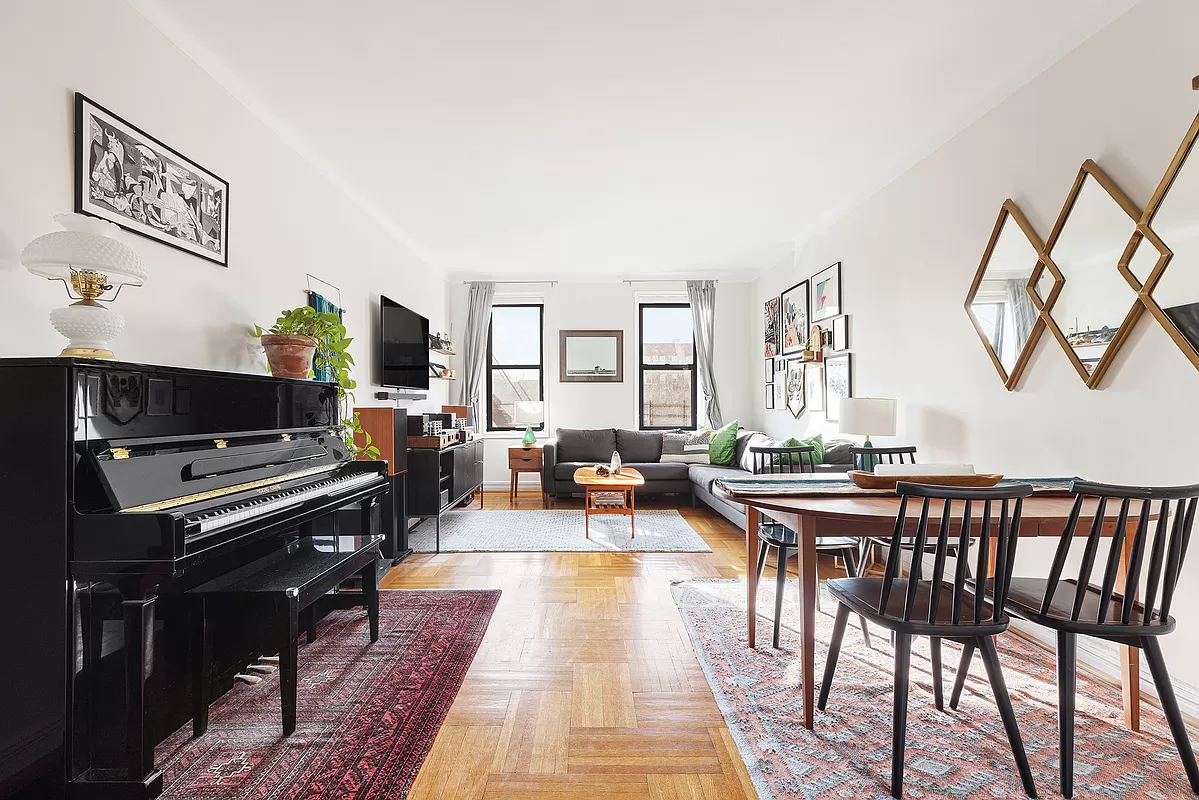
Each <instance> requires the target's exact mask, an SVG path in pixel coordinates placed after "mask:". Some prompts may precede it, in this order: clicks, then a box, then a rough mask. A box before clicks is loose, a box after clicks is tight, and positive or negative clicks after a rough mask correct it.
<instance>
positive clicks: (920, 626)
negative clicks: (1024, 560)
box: [816, 483, 1037, 797]
mask: <svg viewBox="0 0 1199 800" xmlns="http://www.w3.org/2000/svg"><path fill="white" fill-rule="evenodd" d="M896 491H897V492H898V493H899V496H900V498H901V499H900V503H899V513H898V514H897V515H896V518H895V528H894V530H893V532H892V534H891V544H892V545H893V546H892V547H891V548H890V549H889V551H888V557H887V567H886V570H885V572H884V574H883V577H881V578H836V579H833V580H830V581H829V582H828V588H829V591H830V592H831V593H832V595H833V596H834V597H835V598H837V602H838V604H839V605H838V607H837V618H836V621H835V623H834V625H833V636H832V641H831V642H830V643H829V650H828V662H827V663H826V664H825V668H824V680H823V682H822V683H821V685H820V698H819V700H818V701H817V703H816V707H817V708H819V709H821V710H824V707H825V704H826V703H827V702H828V695H829V690H830V688H831V687H832V684H833V674H834V672H835V671H836V668H837V656H838V655H839V653H840V651H841V640H842V638H843V637H844V636H845V623H846V620H847V618H848V617H849V614H850V612H851V611H853V612H855V613H857V614H859V615H861V616H864V617H865V618H866V619H868V620H870V621H871V622H873V623H876V624H878V625H881V626H882V627H884V628H888V629H890V630H891V631H893V632H894V634H895V706H894V717H893V720H894V730H893V731H892V740H891V796H892V797H901V796H902V795H903V759H904V746H905V743H906V740H907V717H908V683H909V675H908V673H909V671H910V668H911V660H912V638H913V637H916V636H927V637H929V642H930V653H931V656H932V668H933V698H934V701H935V703H936V706H937V708H938V709H943V708H944V704H943V698H942V692H941V640H942V639H949V640H950V641H956V642H961V643H963V644H967V643H969V644H972V645H973V646H974V647H976V648H977V649H979V650H981V651H982V654H983V663H984V664H986V667H987V674H988V675H989V676H990V678H991V688H992V690H993V691H994V694H995V703H996V705H997V706H998V707H999V716H1000V717H1001V718H1002V720H1003V726H1004V728H1005V729H1006V731H1007V737H1008V742H1009V744H1010V745H1011V748H1012V755H1013V756H1014V757H1015V759H1016V767H1017V769H1018V770H1019V772H1020V780H1021V781H1022V782H1023V784H1024V791H1025V792H1026V793H1027V794H1028V796H1029V797H1036V796H1037V792H1036V787H1035V786H1034V785H1033V780H1032V772H1031V770H1030V769H1029V766H1028V757H1027V755H1025V752H1024V744H1023V742H1022V741H1021V739H1020V729H1019V727H1017V725H1016V714H1015V711H1014V710H1013V709H1012V701H1011V699H1010V698H1009V697H1008V692H1007V685H1006V684H1005V683H1004V680H1003V671H1002V669H1001V668H1000V665H999V656H998V654H997V653H996V650H995V643H994V641H992V639H991V637H992V636H995V635H996V634H999V633H1002V632H1003V631H1005V630H1007V627H1008V621H1009V619H1008V616H1007V614H1006V613H1005V612H1004V610H1003V599H1004V597H1005V595H1006V593H1007V588H1008V582H1009V581H1010V580H1011V568H1012V563H1013V560H1014V559H1015V556H1016V543H1017V541H1018V540H1019V537H1020V514H1021V510H1022V507H1023V502H1024V498H1025V497H1028V496H1029V495H1031V494H1032V487H1031V486H1029V485H1027V484H1021V485H1016V486H1005V487H999V488H992V489H975V488H959V487H949V486H925V485H922V484H915V483H900V484H899V485H898V486H897V487H896ZM909 498H922V499H923V502H922V503H921V506H920V519H919V522H918V523H917V526H916V529H915V537H914V539H915V543H916V550H917V552H924V548H925V546H926V545H927V544H929V542H930V539H931V540H932V545H931V546H932V552H933V567H932V575H931V577H930V578H929V579H927V580H926V579H924V578H923V572H924V560H923V559H920V558H917V559H913V561H912V567H911V571H910V573H909V575H908V577H907V578H903V577H900V574H899V565H900V556H899V554H900V548H899V547H897V546H894V545H898V543H899V541H900V540H901V539H902V538H903V537H904V535H905V528H907V527H908V526H909V525H910V522H911V521H910V520H909V519H908V517H907V508H908V499H909ZM934 500H939V501H942V503H941V504H940V508H939V509H936V512H937V513H938V514H939V517H940V521H939V522H938V523H936V524H933V523H931V522H930V515H931V514H930V512H933V511H934V509H933V508H932V502H933V501H934ZM1013 501H1014V502H1013ZM995 503H999V504H1000V507H999V509H998V511H999V513H998V515H996V514H995V513H994V512H995V511H996V509H995V508H994V504H995ZM975 504H980V505H981V506H982V515H981V517H975V516H974V513H973V512H974V510H975ZM955 513H957V514H958V516H959V517H960V522H959V523H957V524H956V525H955V524H954V523H953V519H952V518H953V516H954V514H955ZM953 528H956V530H953ZM973 529H977V531H978V534H979V536H980V537H981V541H980V543H979V545H980V546H979V548H978V564H977V568H978V574H980V575H986V574H987V568H988V563H987V562H988V560H989V557H990V549H989V547H988V544H989V542H990V540H991V539H992V538H994V540H995V553H996V556H995V561H996V563H995V565H994V566H995V582H994V586H995V587H996V594H997V601H988V599H987V598H986V597H980V596H978V595H976V594H975V593H974V592H973V591H971V589H970V587H969V585H968V580H967V576H966V569H965V566H966V562H965V560H964V559H959V560H958V561H957V563H956V565H955V568H954V570H953V572H952V574H950V575H947V574H946V561H947V557H948V555H949V545H950V543H951V542H956V543H957V545H958V549H959V551H965V549H966V542H967V540H968V539H969V538H970V537H971V535H972V533H973ZM930 531H931V534H930Z"/></svg>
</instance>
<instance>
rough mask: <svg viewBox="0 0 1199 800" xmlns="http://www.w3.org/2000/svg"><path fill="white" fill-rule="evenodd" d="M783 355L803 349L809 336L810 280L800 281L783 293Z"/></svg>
mask: <svg viewBox="0 0 1199 800" xmlns="http://www.w3.org/2000/svg"><path fill="white" fill-rule="evenodd" d="M782 320H783V328H782V333H783V350H782V354H783V355H785V356H786V355H790V354H791V353H798V352H800V351H801V350H803V346H804V342H806V341H807V338H808V282H807V281H800V282H799V283H797V284H795V285H794V286H792V287H791V288H790V289H788V290H787V291H785V292H783V295H782Z"/></svg>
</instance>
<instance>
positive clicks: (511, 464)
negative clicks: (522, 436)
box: [508, 447, 545, 506]
mask: <svg viewBox="0 0 1199 800" xmlns="http://www.w3.org/2000/svg"><path fill="white" fill-rule="evenodd" d="M541 465H542V461H541V448H540V447H509V448H508V469H510V470H511V471H512V485H511V488H510V491H509V498H510V499H511V500H512V502H516V490H517V488H519V485H520V474H521V473H522V472H535V473H537V482H538V483H539V484H541V503H542V506H544V505H545V483H544V481H542V479H541Z"/></svg>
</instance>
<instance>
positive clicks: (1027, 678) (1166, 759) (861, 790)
mask: <svg viewBox="0 0 1199 800" xmlns="http://www.w3.org/2000/svg"><path fill="white" fill-rule="evenodd" d="M766 583H767V584H768V586H764V587H763V591H762V594H761V595H760V597H759V600H758V607H759V608H764V609H767V613H772V612H773V609H774V597H773V594H774V581H773V580H769V581H767V582H766ZM789 584H790V585H789V587H788V594H787V603H786V605H785V606H784V608H783V613H784V625H783V630H782V636H781V637H780V642H779V643H780V644H781V645H782V649H780V650H775V649H774V648H772V647H771V646H770V630H771V625H772V624H773V622H772V620H771V619H770V618H767V617H765V616H759V617H758V641H759V643H762V642H764V644H761V645H760V646H759V648H758V649H756V650H750V649H749V647H748V645H746V643H745V582H744V581H730V580H696V581H688V582H684V583H680V584H677V585H676V586H674V587H673V591H674V598H675V603H676V604H677V605H678V607H679V610H680V611H681V612H682V615H683V620H684V624H685V626H686V628H687V630H688V632H689V634H690V636H691V642H692V644H693V645H694V646H695V651H696V654H697V655H698V657H699V661H700V664H701V665H702V666H703V669H704V674H705V675H706V676H707V679H708V683H709V684H710V685H711V687H712V692H713V693H714V694H715V695H716V701H717V703H718V704H719V705H720V708H721V710H722V711H723V712H724V717H725V720H726V721H727V723H728V726H729V729H730V731H731V732H732V734H733V739H734V740H735V741H736V742H737V747H738V750H739V751H740V753H741V758H742V760H743V761H744V762H745V765H746V767H747V768H748V769H749V773H750V776H751V777H752V778H753V782H754V787H755V788H756V789H757V791H758V796H759V797H761V798H763V800H765V799H766V798H792V797H803V798H807V800H826V799H827V800H832V799H833V798H836V800H841V798H851V797H852V798H859V797H877V798H886V797H889V796H890V783H891V704H892V698H893V697H894V695H893V686H894V682H893V678H892V675H893V667H894V661H893V651H892V649H891V647H890V645H889V644H888V641H887V639H888V637H887V633H886V631H884V630H882V629H881V628H880V629H877V630H878V633H877V634H876V635H873V636H872V637H871V639H872V640H873V643H874V648H875V649H873V650H871V649H869V648H867V647H866V645H865V643H864V642H863V640H862V634H861V631H859V630H858V628H857V623H856V622H853V621H851V623H850V625H849V626H848V628H847V629H846V631H845V639H844V641H843V643H842V646H841V657H840V659H839V660H838V662H837V674H836V678H834V680H833V689H832V693H831V694H830V695H829V701H828V707H827V709H826V710H825V711H817V712H816V729H815V731H809V730H807V729H806V728H804V727H803V725H802V724H801V721H800V720H801V715H802V705H801V702H800V698H799V691H798V688H797V687H798V684H799V677H800V675H799V663H798V661H799V659H798V650H799V634H798V633H797V629H798V623H799V620H798V616H799V612H798V609H797V608H796V606H795V600H794V598H795V596H796V595H795V584H794V582H793V581H792V582H789ZM835 608H836V603H835V602H834V601H832V600H831V599H830V598H829V597H827V595H826V596H825V598H824V603H823V609H824V612H823V613H817V614H816V677H817V680H819V679H820V678H821V677H822V676H823V674H824V661H825V655H826V648H827V645H828V641H829V637H830V636H831V634H832V628H833V612H834V611H835ZM960 652H961V651H960V649H959V648H958V646H957V645H954V644H951V643H949V642H946V643H945V655H944V660H945V681H946V684H945V692H946V699H947V700H948V696H949V689H950V687H951V686H952V680H953V676H954V673H955V672H956V669H957V663H958V656H959V654H960ZM999 656H1000V660H1001V662H1002V664H1003V673H1004V678H1005V679H1006V682H1007V685H1008V691H1009V693H1010V694H1011V697H1012V703H1013V704H1014V706H1015V709H1016V718H1017V721H1018V722H1019V725H1020V733H1021V736H1022V737H1023V739H1024V747H1025V749H1026V750H1027V751H1028V757H1029V761H1030V762H1031V765H1032V771H1033V777H1034V779H1035V781H1036V784H1037V790H1038V792H1039V793H1040V796H1041V797H1060V796H1061V795H1060V794H1059V792H1058V779H1059V773H1058V752H1057V680H1056V677H1055V673H1056V667H1055V661H1054V657H1053V655H1052V654H1050V653H1048V652H1046V651H1045V650H1043V649H1041V648H1039V647H1037V646H1035V645H1033V644H1030V643H1028V642H1025V641H1024V640H1022V639H1018V638H1016V637H1015V636H1011V635H1008V636H1000V637H999ZM1143 679H1145V680H1148V671H1147V670H1146V671H1145V672H1144V678H1143ZM1077 705H1078V713H1077V714H1076V715H1075V752H1074V787H1075V794H1074V796H1075V797H1076V798H1105V800H1111V799H1112V798H1136V799H1137V800H1142V799H1144V800H1161V799H1162V798H1170V797H1193V795H1192V794H1191V792H1190V787H1189V785H1188V784H1187V779H1186V775H1185V774H1184V773H1183V769H1182V762H1181V761H1179V760H1178V751H1177V750H1176V749H1175V747H1174V740H1173V739H1172V738H1171V737H1170V731H1169V728H1168V727H1167V725H1166V721H1165V719H1164V718H1163V717H1162V716H1161V714H1160V712H1158V711H1157V710H1156V709H1154V708H1152V707H1149V706H1143V712H1142V715H1141V724H1142V732H1141V733H1132V732H1131V731H1128V730H1127V729H1125V728H1124V726H1123V719H1124V717H1123V711H1122V709H1121V704H1120V692H1119V690H1117V689H1113V688H1111V687H1109V686H1107V685H1105V684H1103V683H1100V682H1098V681H1095V680H1092V679H1090V678H1088V677H1087V676H1086V674H1085V673H1082V672H1079V675H1078V702H1077ZM1191 741H1192V742H1193V743H1195V744H1199V738H1196V736H1195V734H1194V732H1192V734H1191ZM905 764H906V765H905V768H904V796H905V797H908V798H921V800H931V799H932V798H971V799H974V798H988V800H993V799H994V798H1024V797H1025V794H1024V790H1023V789H1022V788H1021V785H1020V779H1019V777H1018V776H1017V774H1016V765H1015V761H1014V760H1013V759H1012V755H1011V751H1010V749H1009V747H1008V741H1007V737H1006V736H1005V735H1004V732H1003V724H1002V723H1001V722H1000V720H999V713H998V711H997V710H996V708H995V701H994V698H993V697H992V695H991V688H990V684H989V683H988V682H987V678H986V673H985V671H984V669H983V666H982V662H981V659H979V658H978V656H975V658H974V663H973V665H972V666H971V669H970V677H969V678H968V679H967V681H966V690H965V691H964V692H963V693H962V702H961V704H960V705H959V707H958V710H957V711H951V710H950V709H949V708H948V706H946V710H945V712H940V711H937V709H936V707H935V706H934V705H933V696H932V670H931V665H930V662H929V657H928V640H927V639H917V640H916V644H915V647H914V648H913V650H912V688H911V694H910V695H909V699H908V738H907V759H906V762H905Z"/></svg>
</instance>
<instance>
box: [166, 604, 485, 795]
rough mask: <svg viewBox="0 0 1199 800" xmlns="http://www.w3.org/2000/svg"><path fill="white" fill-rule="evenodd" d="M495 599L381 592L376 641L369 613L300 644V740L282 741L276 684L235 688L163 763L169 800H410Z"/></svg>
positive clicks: (329, 622)
mask: <svg viewBox="0 0 1199 800" xmlns="http://www.w3.org/2000/svg"><path fill="white" fill-rule="evenodd" d="M499 597H500V593H499V592H498V591H382V592H380V593H379V641H377V642H376V643H375V644H373V645H372V644H370V634H369V630H368V628H367V619H366V614H365V613H364V612H363V611H362V610H361V609H352V610H346V611H334V612H333V613H331V614H330V615H329V616H328V617H326V618H325V619H324V620H323V621H322V622H321V624H320V626H319V627H318V630H317V640H316V641H315V642H313V643H312V644H306V643H304V641H303V639H301V645H300V665H299V691H298V695H299V697H298V725H297V727H296V732H295V733H293V734H292V735H291V736H289V737H287V738H284V737H283V729H282V723H281V721H280V711H279V680H278V675H277V674H276V675H271V676H269V677H268V678H267V679H266V680H264V681H262V682H261V683H259V684H257V685H254V686H248V685H243V684H237V685H235V686H234V687H233V689H232V690H230V691H229V692H227V693H226V694H225V695H224V696H223V697H221V699H220V700H218V701H217V702H215V703H213V705H212V710H211V715H210V722H209V727H208V733H206V734H205V735H204V736H201V737H200V738H198V739H195V738H192V735H191V724H190V723H188V724H187V725H186V726H184V727H182V728H180V729H179V730H177V731H175V733H173V734H172V735H171V736H170V737H168V738H167V739H166V741H164V742H163V743H162V744H160V745H159V746H158V748H157V750H156V752H155V756H156V758H155V760H156V763H157V764H158V765H159V766H160V767H161V768H162V769H164V770H165V771H166V780H165V783H164V787H165V788H164V791H163V794H162V798H163V800H201V798H220V799H221V800H334V798H336V800H343V799H344V800H383V798H387V799H388V800H391V798H402V797H405V796H407V794H408V788H409V787H410V786H411V785H412V781H413V779H414V778H415V777H416V771H417V770H418V769H419V768H420V765H421V762H423V761H424V759H425V756H426V755H427V754H428V752H429V748H430V747H432V745H433V738H434V736H436V735H437V729H438V728H439V727H440V726H441V723H442V720H444V719H445V715H446V712H447V711H449V708H450V704H451V703H452V702H453V701H454V696H455V695H456V694H457V693H458V688H459V687H460V686H461V685H462V680H463V678H464V677H465V676H466V671H467V669H468V668H469V667H470V663H471V661H472V660H473V659H474V657H475V653H476V652H477V651H478V649H479V643H480V642H482V640H483V634H484V633H485V632H486V630H487V623H488V622H489V621H490V619H491V614H492V612H493V611H494V610H495V606H496V603H497V602H499Z"/></svg>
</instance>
